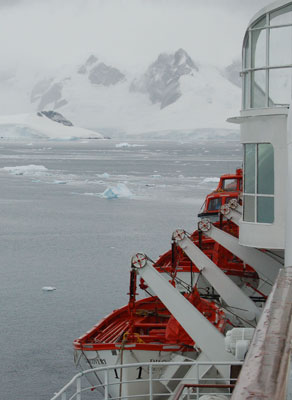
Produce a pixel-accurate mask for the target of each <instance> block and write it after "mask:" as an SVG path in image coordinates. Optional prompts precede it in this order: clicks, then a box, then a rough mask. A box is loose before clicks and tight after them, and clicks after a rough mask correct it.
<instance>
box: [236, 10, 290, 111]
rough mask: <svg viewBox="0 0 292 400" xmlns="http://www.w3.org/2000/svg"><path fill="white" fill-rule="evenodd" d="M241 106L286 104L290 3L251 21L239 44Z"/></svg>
mask: <svg viewBox="0 0 292 400" xmlns="http://www.w3.org/2000/svg"><path fill="white" fill-rule="evenodd" d="M242 77H243V91H244V96H243V108H244V109H249V108H265V107H281V106H287V105H289V104H290V102H291V98H292V96H291V94H292V5H291V4H290V5H288V6H284V7H282V8H279V9H277V10H275V11H272V12H268V13H267V14H265V15H264V16H262V17H261V18H260V19H258V20H257V21H256V22H255V23H253V24H252V25H251V26H250V27H249V29H248V31H247V33H246V36H245V40H244V45H243V71H242Z"/></svg>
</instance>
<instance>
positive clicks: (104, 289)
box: [0, 140, 242, 400]
mask: <svg viewBox="0 0 292 400" xmlns="http://www.w3.org/2000/svg"><path fill="white" fill-rule="evenodd" d="M241 160H242V154H241V146H240V143H239V142H237V141H226V142H225V141H216V142H215V141H213V142H212V141H209V142H203V141H200V142H183V141H181V142H170V141H166V140H165V141H130V142H129V141H128V142H127V143H121V141H117V140H87V141H86V140H83V141H71V142H56V141H33V142H31V143H28V142H13V141H0V181H1V196H0V224H1V230H0V232H1V233H0V235H1V236H0V248H1V253H0V254H1V258H0V260H1V261H0V279H1V280H0V282H1V291H0V299H1V307H0V321H1V328H0V329H1V331H0V338H1V349H0V356H1V362H0V370H1V371H0V379H1V384H0V398H1V399H9V400H34V399H38V400H48V399H50V398H51V397H52V396H53V394H54V392H56V391H58V390H59V389H61V387H62V386H63V385H65V384H66V383H67V382H68V381H69V380H70V379H71V377H73V375H75V374H76V373H77V372H78V371H77V370H76V369H75V366H74V363H73V347H72V342H73V340H74V339H75V338H77V337H79V336H81V335H82V334H83V333H85V332H86V331H88V330H89V329H90V328H91V327H92V326H93V325H94V324H96V323H97V321H98V320H99V319H101V318H102V317H103V316H105V315H107V314H108V313H110V312H111V311H112V310H113V309H116V308H118V307H121V306H122V305H124V304H125V303H127V292H128V286H129V268H130V258H131V256H132V255H133V254H134V253H136V252H137V251H142V252H145V253H146V254H147V255H148V256H149V257H150V258H152V259H156V258H157V257H158V256H159V255H160V254H162V253H163V252H165V251H166V250H168V249H169V248H170V241H171V234H172V232H173V231H174V230H175V229H176V228H184V229H185V230H187V231H189V232H191V231H193V230H194V229H196V221H197V217H196V215H197V213H198V212H199V210H200V207H201V205H202V204H203V202H204V198H205V195H206V194H207V193H209V192H210V191H211V190H212V189H214V188H215V187H216V179H217V178H218V177H219V176H220V175H221V174H223V173H229V172H233V171H234V170H235V169H236V168H237V167H240V166H241V163H242V161H241ZM48 286H49V287H55V288H56V290H54V291H45V290H43V288H44V287H48Z"/></svg>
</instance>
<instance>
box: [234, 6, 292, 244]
mask: <svg viewBox="0 0 292 400" xmlns="http://www.w3.org/2000/svg"><path fill="white" fill-rule="evenodd" d="M241 77H242V89H243V90H242V110H241V113H240V117H237V118H231V119H230V122H235V123H239V124H240V132H241V142H242V143H243V146H244V190H243V217H242V221H241V223H240V237H239V241H240V244H242V245H245V246H251V247H258V248H267V249H268V248H269V249H279V250H280V249H284V247H285V245H284V237H285V211H286V204H285V197H286V176H287V116H288V112H289V107H290V103H291V93H292V1H287V0H286V1H285V0H279V1H276V2H274V3H272V4H270V5H269V6H267V7H265V8H263V9H262V10H261V11H260V12H258V13H257V14H256V15H255V16H254V18H253V19H252V20H251V21H250V23H249V26H248V28H247V31H246V34H245V37H244V41H243V51H242V72H241Z"/></svg>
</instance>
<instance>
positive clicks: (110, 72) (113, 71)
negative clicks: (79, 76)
mask: <svg viewBox="0 0 292 400" xmlns="http://www.w3.org/2000/svg"><path fill="white" fill-rule="evenodd" d="M88 79H89V80H90V82H91V83H93V84H95V85H103V86H110V85H115V84H116V83H118V82H121V81H123V80H124V79H125V75H124V74H122V73H121V72H120V71H119V70H118V69H117V68H113V67H110V66H108V65H105V64H104V63H99V64H98V65H96V66H95V67H93V68H92V70H91V71H90V73H89V75H88Z"/></svg>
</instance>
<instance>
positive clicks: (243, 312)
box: [177, 236, 260, 321]
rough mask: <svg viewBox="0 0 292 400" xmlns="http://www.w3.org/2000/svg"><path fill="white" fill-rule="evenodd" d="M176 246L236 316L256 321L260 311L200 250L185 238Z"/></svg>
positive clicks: (178, 241)
mask: <svg viewBox="0 0 292 400" xmlns="http://www.w3.org/2000/svg"><path fill="white" fill-rule="evenodd" d="M177 244H178V245H179V246H180V247H181V248H182V249H183V251H184V252H185V253H186V254H187V256H188V257H189V259H190V260H191V261H192V262H193V263H194V264H195V265H196V267H197V268H198V269H199V270H200V271H201V273H202V275H203V276H204V278H206V279H207V280H208V282H209V283H210V284H211V285H212V286H213V287H214V289H215V290H216V291H217V292H218V293H219V294H220V296H221V297H222V299H223V300H224V301H225V302H226V303H227V304H228V305H229V306H230V307H232V308H233V310H232V311H233V312H234V313H235V314H236V315H238V316H239V317H241V318H243V319H247V320H249V321H253V320H254V319H256V320H258V318H259V316H260V311H259V309H258V308H257V306H256V305H255V304H254V302H253V301H252V300H251V299H250V298H249V297H248V296H247V295H246V294H245V293H244V292H243V291H242V290H241V289H240V288H239V287H238V286H237V285H236V284H235V283H234V282H233V281H232V280H231V279H230V278H229V277H228V276H227V275H226V274H225V273H224V272H223V271H222V270H221V269H220V268H218V267H217V265H216V264H215V263H213V261H212V260H210V258H209V257H208V256H206V255H205V254H204V253H203V252H202V250H200V249H199V248H198V247H197V246H196V245H195V244H194V243H193V242H192V241H191V240H190V239H189V238H188V237H187V236H185V237H184V238H183V239H182V240H177Z"/></svg>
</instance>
